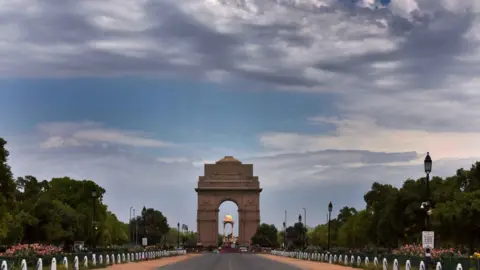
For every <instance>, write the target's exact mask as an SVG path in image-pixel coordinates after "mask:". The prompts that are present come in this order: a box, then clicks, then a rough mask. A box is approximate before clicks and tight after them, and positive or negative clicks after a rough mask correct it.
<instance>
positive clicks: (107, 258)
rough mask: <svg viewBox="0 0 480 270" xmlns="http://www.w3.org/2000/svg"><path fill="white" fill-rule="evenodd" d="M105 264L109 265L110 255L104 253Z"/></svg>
mask: <svg viewBox="0 0 480 270" xmlns="http://www.w3.org/2000/svg"><path fill="white" fill-rule="evenodd" d="M105 264H106V265H110V256H108V254H107V255H105Z"/></svg>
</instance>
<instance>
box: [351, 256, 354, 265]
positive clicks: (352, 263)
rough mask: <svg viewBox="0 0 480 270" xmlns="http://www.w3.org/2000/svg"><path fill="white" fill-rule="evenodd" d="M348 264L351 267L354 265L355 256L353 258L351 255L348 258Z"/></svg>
mask: <svg viewBox="0 0 480 270" xmlns="http://www.w3.org/2000/svg"><path fill="white" fill-rule="evenodd" d="M350 264H351V265H354V264H355V256H353V255H352V256H351V257H350Z"/></svg>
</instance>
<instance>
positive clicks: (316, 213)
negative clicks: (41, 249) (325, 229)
mask: <svg viewBox="0 0 480 270" xmlns="http://www.w3.org/2000/svg"><path fill="white" fill-rule="evenodd" d="M388 2H389V1H383V2H382V3H384V4H385V5H382V4H379V3H380V2H379V3H375V1H373V0H372V1H370V0H353V1H347V0H295V1H283V0H183V1H173V0H162V1H153V0H132V1H123V0H105V1H97V0H83V1H55V0H41V1H40V0H38V1H36V0H11V1H5V2H4V3H2V5H0V22H1V23H0V33H2V35H0V95H1V98H0V136H1V137H3V138H5V139H6V140H7V141H8V145H7V147H8V150H9V151H10V153H11V156H10V160H9V163H10V165H11V167H12V171H13V173H14V174H15V176H16V177H18V176H24V175H34V176H36V177H37V178H39V179H51V178H52V177H63V176H69V177H72V178H75V179H91V180H94V181H95V182H97V183H98V184H100V185H101V186H103V187H104V188H105V189H106V190H107V193H106V195H105V203H106V204H108V206H109V208H110V209H111V210H112V211H113V212H114V213H116V214H117V216H118V217H119V218H120V219H121V220H123V221H126V220H128V218H129V215H130V212H129V209H130V207H132V206H133V207H135V209H137V212H139V211H140V209H141V208H142V207H143V206H144V205H145V206H146V207H152V208H155V209H159V210H160V211H162V212H163V213H164V214H165V215H166V216H167V218H168V221H169V223H170V224H171V225H172V226H175V225H176V223H177V222H179V223H180V224H186V225H188V227H189V229H190V230H195V229H196V223H195V222H196V206H197V198H196V193H195V191H194V188H195V186H196V184H197V181H198V177H199V176H200V175H202V174H203V164H204V163H213V162H215V161H217V160H219V159H221V158H222V157H224V156H235V157H236V158H237V159H239V160H240V161H242V162H243V163H246V164H254V173H255V175H257V176H258V177H259V179H260V184H261V186H262V188H263V192H262V193H261V202H260V208H261V222H265V223H269V224H275V225H276V226H278V227H281V225H282V223H283V220H284V215H285V214H284V213H285V211H287V223H288V224H293V223H294V222H295V221H296V220H297V218H298V215H299V214H300V213H303V210H302V209H303V208H305V209H306V212H307V225H308V226H314V225H316V224H319V223H324V222H325V221H326V218H325V217H326V212H327V205H328V202H329V201H332V202H333V205H334V211H333V215H334V216H335V215H336V214H337V213H338V210H339V209H340V208H341V207H343V206H347V205H348V206H353V207H356V208H359V209H360V208H363V207H364V206H365V203H364V201H363V195H364V194H365V192H367V191H368V190H369V188H370V186H371V184H372V183H373V182H375V181H377V182H380V183H385V184H392V185H395V186H400V185H401V184H402V183H403V181H404V180H406V179H407V178H418V177H422V176H424V172H423V159H424V157H425V155H426V153H427V152H430V154H431V156H432V159H433V162H434V163H433V171H432V175H434V176H449V175H452V174H454V173H455V171H456V170H457V169H458V168H462V167H463V168H469V167H470V166H471V164H472V163H473V162H475V161H476V160H480V141H479V140H478V137H479V136H480V106H479V105H480V91H479V90H478V89H480V79H479V78H478V77H477V76H478V74H479V71H480V65H479V64H480V17H479V12H480V2H479V1H475V0H462V1H457V0H437V1H431V0H391V1H390V2H389V3H388ZM236 211H237V209H236V206H235V204H233V203H226V204H225V205H222V206H221V207H220V219H222V217H223V216H224V215H225V214H227V213H230V214H232V215H233V217H234V219H236V220H237V221H238V214H237V212H236ZM220 227H221V226H220ZM237 230H238V229H237Z"/></svg>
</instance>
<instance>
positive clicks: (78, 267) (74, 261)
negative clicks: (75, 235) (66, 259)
mask: <svg viewBox="0 0 480 270" xmlns="http://www.w3.org/2000/svg"><path fill="white" fill-rule="evenodd" d="M79 263H80V262H79V261H78V257H77V256H75V258H73V269H75V270H78V269H80V265H79Z"/></svg>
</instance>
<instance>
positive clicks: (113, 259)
mask: <svg viewBox="0 0 480 270" xmlns="http://www.w3.org/2000/svg"><path fill="white" fill-rule="evenodd" d="M110 256H112V264H115V255H113V254H112V255H110Z"/></svg>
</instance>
